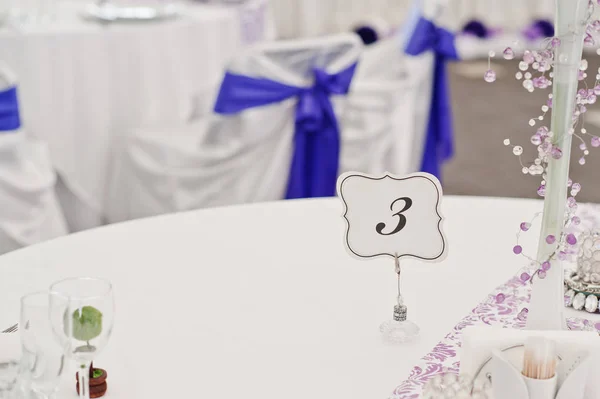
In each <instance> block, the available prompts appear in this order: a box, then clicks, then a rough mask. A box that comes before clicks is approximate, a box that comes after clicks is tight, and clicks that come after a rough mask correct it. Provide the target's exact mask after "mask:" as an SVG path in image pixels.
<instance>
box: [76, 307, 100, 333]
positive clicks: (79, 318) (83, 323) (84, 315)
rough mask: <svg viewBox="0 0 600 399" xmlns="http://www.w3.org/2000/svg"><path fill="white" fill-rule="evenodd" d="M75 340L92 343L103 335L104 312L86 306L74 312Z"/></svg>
mask: <svg viewBox="0 0 600 399" xmlns="http://www.w3.org/2000/svg"><path fill="white" fill-rule="evenodd" d="M72 322H73V338H75V339H76V340H79V341H90V340H92V339H94V338H96V337H97V336H99V335H100V334H101V333H102V312H100V311H99V310H98V309H96V308H95V307H93V306H84V307H82V308H81V309H77V310H76V311H74V312H73V316H72Z"/></svg>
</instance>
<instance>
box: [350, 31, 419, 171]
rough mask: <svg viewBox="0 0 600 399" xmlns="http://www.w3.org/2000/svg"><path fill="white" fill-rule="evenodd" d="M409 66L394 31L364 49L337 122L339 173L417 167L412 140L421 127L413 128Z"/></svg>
mask: <svg viewBox="0 0 600 399" xmlns="http://www.w3.org/2000/svg"><path fill="white" fill-rule="evenodd" d="M407 65H408V64H407V61H406V57H405V56H404V54H403V50H402V42H401V40H400V38H399V37H397V36H396V37H392V38H389V39H385V40H383V41H379V42H377V43H375V44H373V45H371V46H369V47H367V48H365V50H364V52H363V54H362V56H361V59H360V62H359V64H358V69H357V71H356V75H355V77H354V82H353V84H352V91H351V93H350V95H349V96H348V105H347V108H346V110H345V112H344V115H343V117H342V121H341V122H342V123H341V126H342V135H343V137H344V146H343V152H342V158H341V165H340V170H341V171H342V172H345V171H361V172H365V173H374V174H380V173H383V172H392V173H395V174H400V175H402V174H407V173H411V172H416V171H417V170H418V169H415V165H416V164H417V163H418V161H417V160H416V159H414V158H415V155H416V154H415V153H414V151H413V145H414V140H415V139H416V138H415V135H423V134H424V133H425V129H424V128H422V129H420V131H417V130H416V126H415V105H416V104H415V101H416V97H415V90H414V87H413V84H412V82H411V81H410V80H409V76H410V75H409V71H408V70H407ZM420 141H421V140H419V142H420ZM421 152H422V151H420V152H417V154H418V155H416V158H420V157H419V155H420V153H421Z"/></svg>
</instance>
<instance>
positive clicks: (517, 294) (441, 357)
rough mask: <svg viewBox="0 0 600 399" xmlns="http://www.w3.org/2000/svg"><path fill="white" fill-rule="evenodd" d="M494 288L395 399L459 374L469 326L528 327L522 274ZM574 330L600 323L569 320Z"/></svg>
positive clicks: (414, 397)
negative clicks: (434, 380) (441, 377)
mask: <svg viewBox="0 0 600 399" xmlns="http://www.w3.org/2000/svg"><path fill="white" fill-rule="evenodd" d="M519 275H520V272H519V273H518V274H517V275H516V276H515V277H513V278H512V279H511V280H509V281H508V282H506V283H505V284H503V285H501V286H500V287H498V288H497V289H496V290H494V291H493V292H492V293H491V294H490V295H489V296H488V297H487V299H486V300H485V301H483V302H482V303H480V304H479V305H478V306H477V307H476V308H475V309H473V310H472V311H471V314H469V315H468V316H467V317H465V318H464V319H462V320H461V321H460V322H459V323H458V324H457V325H456V326H455V327H454V329H453V330H452V331H451V332H450V333H449V334H448V335H446V337H445V338H444V339H443V340H442V341H441V342H440V343H438V344H437V345H436V346H435V347H434V348H433V350H432V351H431V352H430V353H428V354H427V355H425V357H423V358H422V359H421V361H420V362H419V364H417V365H416V366H415V367H414V368H413V369H412V371H411V373H410V376H409V377H408V379H407V380H406V381H404V382H403V383H402V384H400V385H399V386H398V387H397V388H396V389H395V390H394V392H393V393H392V396H391V399H418V398H419V396H420V395H421V391H422V389H423V386H424V385H425V383H427V381H429V379H430V378H432V377H433V376H435V375H438V374H444V373H456V374H458V372H459V368H460V361H459V359H458V351H459V349H460V346H461V340H462V332H463V330H464V329H465V328H466V327H470V326H476V325H489V326H501V327H505V328H519V329H522V328H524V327H525V320H526V313H525V312H523V311H522V309H523V308H525V307H526V306H527V304H528V303H529V296H530V293H531V286H530V285H529V284H524V283H523V282H522V281H521V280H520V279H519V277H518V276H519ZM499 293H502V294H504V296H505V299H504V301H502V302H501V303H498V301H497V300H496V297H497V295H498V294H499ZM567 322H568V325H569V328H570V329H572V330H591V331H593V330H595V331H599V332H600V323H598V324H596V325H594V324H593V323H592V322H590V321H589V320H586V319H580V318H570V319H568V320H567Z"/></svg>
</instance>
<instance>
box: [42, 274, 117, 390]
mask: <svg viewBox="0 0 600 399" xmlns="http://www.w3.org/2000/svg"><path fill="white" fill-rule="evenodd" d="M114 312H115V309H114V299H113V289H112V285H111V283H110V282H108V281H106V280H101V279H96V278H88V277H81V278H69V279H66V280H62V281H59V282H57V283H54V284H53V285H52V286H51V287H50V322H51V324H52V328H53V331H54V335H55V338H56V339H58V341H59V343H60V345H61V346H62V348H63V351H64V353H65V354H66V355H67V356H68V357H69V358H72V359H74V360H75V362H76V364H77V365H78V370H79V372H78V373H77V375H78V380H79V397H80V398H81V399H89V397H90V396H89V395H90V393H89V369H90V366H91V364H92V361H93V360H94V358H95V357H96V356H97V355H98V353H100V351H102V349H104V347H105V346H106V344H107V343H108V339H109V338H110V334H111V332H112V327H113V321H114Z"/></svg>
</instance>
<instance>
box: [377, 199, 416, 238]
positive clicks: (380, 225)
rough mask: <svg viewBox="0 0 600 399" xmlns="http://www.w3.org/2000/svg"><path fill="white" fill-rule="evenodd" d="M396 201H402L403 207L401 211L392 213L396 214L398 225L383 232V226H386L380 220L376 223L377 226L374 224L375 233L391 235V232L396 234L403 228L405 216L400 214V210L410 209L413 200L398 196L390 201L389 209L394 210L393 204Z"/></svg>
mask: <svg viewBox="0 0 600 399" xmlns="http://www.w3.org/2000/svg"><path fill="white" fill-rule="evenodd" d="M398 201H404V208H402V210H401V211H399V212H396V213H394V215H393V216H398V225H397V226H396V228H395V229H394V230H393V231H392V232H390V233H384V232H383V229H385V226H386V225H385V223H383V222H380V223H377V226H375V231H377V233H379V234H381V235H382V236H391V235H392V234H396V233H398V232H399V231H400V230H402V229H403V228H404V226H406V216H404V215H403V214H402V212H405V211H407V210H408V209H410V207H411V206H412V204H413V202H412V200H411V199H410V198H408V197H401V198H398V199H396V200H395V201H394V202H392V204H391V205H390V211H394V205H395V204H396V202H398Z"/></svg>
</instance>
